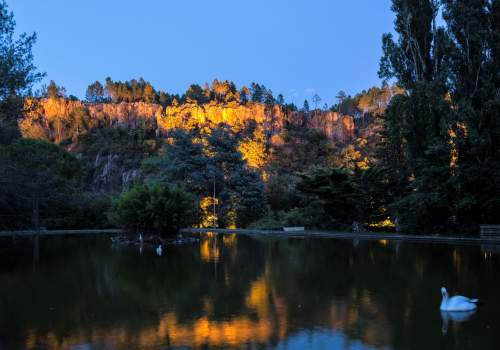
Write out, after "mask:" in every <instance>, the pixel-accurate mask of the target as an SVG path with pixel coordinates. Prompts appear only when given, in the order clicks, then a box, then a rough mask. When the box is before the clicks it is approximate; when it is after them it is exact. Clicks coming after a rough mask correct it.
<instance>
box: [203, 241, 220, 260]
mask: <svg viewBox="0 0 500 350" xmlns="http://www.w3.org/2000/svg"><path fill="white" fill-rule="evenodd" d="M200 255H201V259H202V260H203V261H205V262H211V261H215V262H217V261H219V258H220V251H219V247H218V246H217V241H215V240H209V239H206V240H203V241H201V243H200Z"/></svg>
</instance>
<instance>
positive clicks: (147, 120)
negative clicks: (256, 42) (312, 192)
mask: <svg viewBox="0 0 500 350" xmlns="http://www.w3.org/2000/svg"><path fill="white" fill-rule="evenodd" d="M26 110H27V111H28V112H27V113H26V115H25V117H24V118H23V119H22V120H21V121H20V128H21V132H22V133H23V136H25V137H31V138H44V139H47V140H50V141H53V142H56V143H59V142H61V141H63V140H65V139H74V138H75V137H76V136H78V135H79V134H81V133H83V132H85V131H86V130H88V129H92V128H96V127H113V126H115V127H116V126H120V127H125V128H150V129H153V130H155V131H156V133H157V135H161V134H166V133H168V132H169V131H170V130H172V129H183V130H190V129H193V128H200V127H207V128H213V127H215V126H217V125H219V124H221V123H224V124H227V125H229V126H230V127H231V129H232V130H233V131H234V132H239V131H242V130H243V129H244V128H245V127H246V126H247V125H249V123H254V124H255V126H256V129H257V130H258V132H257V133H259V134H258V135H257V133H256V135H257V137H259V138H261V139H262V138H268V137H272V136H273V135H278V134H280V133H281V132H283V130H284V128H285V126H286V125H287V124H288V125H292V126H300V127H304V128H310V129H315V130H318V131H321V132H323V133H324V134H325V135H326V136H327V137H328V138H330V139H331V140H334V141H339V142H347V141H349V140H350V139H352V138H353V137H354V132H355V125H354V120H353V118H352V117H350V116H341V115H340V114H339V113H337V112H324V111H315V112H311V113H309V114H304V113H302V112H288V113H285V112H284V111H283V109H282V108H281V107H280V106H278V105H275V106H272V107H269V106H266V105H264V104H260V103H247V104H244V105H243V104H239V103H236V102H230V103H225V104H220V103H216V102H210V103H208V104H205V105H198V104H196V103H186V104H183V105H174V106H170V107H167V108H166V109H165V110H164V109H163V108H162V107H161V106H160V105H156V104H151V103H144V102H136V103H125V102H122V103H84V102H81V101H73V100H67V99H43V100H38V101H37V100H27V101H26Z"/></svg>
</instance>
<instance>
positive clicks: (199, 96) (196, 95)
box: [186, 84, 207, 104]
mask: <svg viewBox="0 0 500 350" xmlns="http://www.w3.org/2000/svg"><path fill="white" fill-rule="evenodd" d="M186 99H187V100H188V101H190V100H191V101H195V102H196V103H198V104H204V103H206V102H207V100H206V97H205V92H204V91H203V89H202V88H201V86H200V85H198V84H192V85H190V86H189V88H188V89H187V91H186Z"/></svg>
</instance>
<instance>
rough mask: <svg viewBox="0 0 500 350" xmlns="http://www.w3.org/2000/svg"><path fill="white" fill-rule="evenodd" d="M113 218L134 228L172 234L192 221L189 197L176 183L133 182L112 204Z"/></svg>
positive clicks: (139, 230)
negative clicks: (145, 183)
mask: <svg viewBox="0 0 500 350" xmlns="http://www.w3.org/2000/svg"><path fill="white" fill-rule="evenodd" d="M111 217H112V220H113V222H115V223H116V224H118V225H119V226H121V227H123V228H126V229H128V230H132V231H134V232H147V233H151V232H154V233H160V234H175V233H176V232H177V230H178V229H179V228H181V227H185V226H189V225H191V224H192V223H194V222H196V220H195V206H194V200H193V198H192V197H191V196H190V195H189V194H188V193H186V192H185V191H184V190H182V189H180V188H179V187H169V186H166V185H160V184H152V185H136V186H134V187H132V188H131V189H130V190H128V191H126V192H123V193H122V194H121V195H120V196H119V197H118V198H117V199H116V201H115V203H114V204H113V208H112V211H111Z"/></svg>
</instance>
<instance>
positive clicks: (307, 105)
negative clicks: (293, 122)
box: [302, 100, 309, 113]
mask: <svg viewBox="0 0 500 350" xmlns="http://www.w3.org/2000/svg"><path fill="white" fill-rule="evenodd" d="M302 110H303V111H304V112H306V113H307V112H309V101H307V100H304V106H303V107H302Z"/></svg>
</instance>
